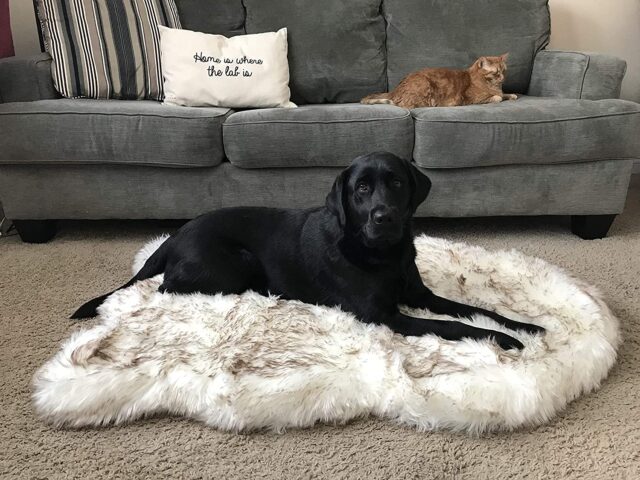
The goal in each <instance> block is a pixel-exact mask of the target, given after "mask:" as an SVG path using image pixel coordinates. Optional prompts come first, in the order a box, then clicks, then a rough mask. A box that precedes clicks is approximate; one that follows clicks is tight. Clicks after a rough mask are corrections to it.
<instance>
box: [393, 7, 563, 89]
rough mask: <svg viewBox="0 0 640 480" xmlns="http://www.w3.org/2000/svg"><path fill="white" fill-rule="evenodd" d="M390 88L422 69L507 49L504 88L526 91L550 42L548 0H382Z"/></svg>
mask: <svg viewBox="0 0 640 480" xmlns="http://www.w3.org/2000/svg"><path fill="white" fill-rule="evenodd" d="M383 10H384V15H385V18H386V20H387V56H388V67H387V68H388V78H389V87H390V88H393V87H395V86H396V85H397V84H398V82H399V81H400V80H401V79H402V78H403V77H404V76H405V75H407V74H408V73H410V72H412V71H415V70H419V69H421V68H424V67H455V68H466V67H467V66H469V65H470V64H471V63H473V61H474V60H475V59H476V58H477V57H479V56H482V55H500V54H502V53H505V52H507V51H508V52H509V61H508V74H507V79H506V82H505V90H506V91H509V92H518V93H525V92H526V91H527V87H528V86H529V80H530V77H531V68H532V63H533V58H534V56H535V54H536V52H538V51H539V50H540V49H542V48H543V47H545V46H546V45H547V43H548V42H549V33H550V24H549V10H548V7H547V0H467V1H461V0H384V3H383Z"/></svg>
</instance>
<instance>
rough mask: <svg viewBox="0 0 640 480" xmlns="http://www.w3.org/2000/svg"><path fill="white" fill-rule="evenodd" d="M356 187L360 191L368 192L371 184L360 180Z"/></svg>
mask: <svg viewBox="0 0 640 480" xmlns="http://www.w3.org/2000/svg"><path fill="white" fill-rule="evenodd" d="M356 188H357V189H358V192H360V193H367V192H368V191H369V185H367V184H366V183H364V182H360V183H359V184H358V186H357V187H356Z"/></svg>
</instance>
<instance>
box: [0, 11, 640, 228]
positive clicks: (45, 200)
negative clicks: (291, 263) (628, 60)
mask: <svg viewBox="0 0 640 480" xmlns="http://www.w3.org/2000/svg"><path fill="white" fill-rule="evenodd" d="M176 3H177V6H178V10H179V14H180V17H181V20H182V23H183V27H184V28H187V29H192V30H199V31H203V32H209V33H219V34H224V35H227V36H231V35H237V34H244V33H257V32H263V31H272V30H276V29H278V28H280V27H284V26H286V27H288V29H289V62H290V71H291V90H292V100H293V101H294V102H296V103H298V104H299V105H300V108H297V109H265V110H245V111H238V112H234V111H231V110H229V109H225V108H188V107H172V106H164V105H161V104H159V103H155V102H151V101H119V100H111V101H97V100H86V99H74V100H69V99H61V98H59V96H58V94H57V93H56V91H55V89H54V88H53V85H52V81H51V74H50V63H51V61H50V58H49V56H48V55H46V54H42V55H38V56H36V57H32V58H10V59H5V60H2V61H0V102H2V103H0V199H1V200H2V202H3V204H4V208H5V211H6V214H7V216H8V217H9V218H12V219H14V221H15V223H16V225H17V227H18V231H19V233H20V234H21V236H22V238H23V239H24V240H27V241H46V240H47V239H49V238H51V237H52V236H53V234H54V232H55V227H54V223H53V220H55V219H107V218H117V219H137V218H162V219H169V218H180V219H185V218H191V217H194V216H196V215H198V214H200V213H203V212H206V211H208V210H211V209H214V208H219V207H228V206H235V205H263V206H272V207H310V206H314V205H319V204H321V203H322V202H323V201H324V197H325V195H326V193H327V192H328V191H329V188H330V186H331V183H332V182H333V179H334V178H335V176H336V174H337V173H338V172H339V171H340V170H341V169H342V168H344V166H346V165H347V164H348V163H349V162H350V160H351V159H352V158H354V157H355V156H357V155H360V154H363V153H367V152H371V151H376V150H388V151H391V152H393V153H395V154H397V155H399V156H402V157H404V158H407V159H412V160H413V161H414V162H415V163H416V164H417V166H418V167H419V168H421V169H422V170H423V171H424V172H425V173H426V174H427V175H428V176H429V177H430V178H431V179H432V181H433V189H432V193H431V195H430V197H429V199H428V200H427V201H426V202H425V203H424V204H423V205H422V206H421V207H420V208H419V209H418V212H417V215H419V216H442V217H466V216H488V215H571V216H572V226H573V229H574V231H575V232H576V233H577V234H579V235H581V236H583V237H585V238H593V237H600V236H604V235H606V232H607V230H608V227H609V225H610V223H611V221H612V220H613V218H614V216H615V214H617V213H620V212H621V211H622V209H623V206H624V202H625V197H626V192H627V187H628V182H629V178H630V174H631V169H632V164H633V160H634V159H638V158H640V135H638V134H639V133H640V105H638V104H636V103H633V102H628V101H623V100H618V99H617V98H618V97H619V94H620V85H621V81H622V78H623V76H624V73H625V69H626V64H625V62H624V61H622V60H619V59H617V58H614V57H611V56H608V55H599V54H584V53H577V52H558V51H548V50H545V47H546V46H547V43H548V41H549V33H550V32H549V29H550V27H549V25H550V24H549V10H548V6H547V1H546V0H491V1H489V0H482V1H480V0H430V1H427V0H350V1H348V2H347V1H345V0H323V1H322V2H319V1H316V0H304V1H301V0H176ZM506 51H508V52H509V53H510V57H509V72H508V75H507V80H506V83H505V91H507V92H514V93H518V94H520V95H521V98H520V99H518V100H517V101H515V102H513V101H512V102H503V103H501V104H492V105H481V106H469V107H454V108H422V109H416V110H413V111H408V110H404V109H401V108H397V107H393V106H387V105H370V106H365V105H359V104H358V103H357V102H358V101H359V99H360V98H361V97H362V96H364V95H366V94H369V93H372V92H378V91H386V90H387V89H388V88H393V87H394V86H395V85H396V84H397V83H398V82H399V80H400V79H401V78H402V77H403V76H404V75H405V74H407V73H408V72H411V71H413V70H416V69H419V68H422V67H424V66H451V67H463V66H467V65H469V64H470V63H471V62H472V61H473V60H474V59H475V58H476V57H477V56H480V55H483V54H501V53H504V52H506Z"/></svg>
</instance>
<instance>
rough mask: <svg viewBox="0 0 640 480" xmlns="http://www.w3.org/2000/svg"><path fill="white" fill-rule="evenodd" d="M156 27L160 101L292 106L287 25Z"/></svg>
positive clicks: (253, 106) (240, 105) (260, 106)
mask: <svg viewBox="0 0 640 480" xmlns="http://www.w3.org/2000/svg"><path fill="white" fill-rule="evenodd" d="M158 28H159V29H160V53H161V58H162V72H163V74H164V93H165V100H164V101H165V103H168V104H172V105H185V106H189V107H210V106H214V107H229V108H262V107H263V108H267V107H295V106H296V105H295V104H293V103H291V102H290V101H289V99H290V97H291V92H290V90H289V63H288V61H287V29H286V28H282V29H280V30H278V31H277V32H269V33H258V34H254V35H239V36H237V37H233V38H227V37H224V36H222V35H209V34H206V33H199V32H192V31H189V30H178V29H173V28H167V27H163V26H159V27H158Z"/></svg>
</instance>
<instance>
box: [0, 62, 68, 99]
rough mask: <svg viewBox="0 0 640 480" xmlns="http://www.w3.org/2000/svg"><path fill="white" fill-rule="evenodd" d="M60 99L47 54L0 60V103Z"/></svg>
mask: <svg viewBox="0 0 640 480" xmlns="http://www.w3.org/2000/svg"><path fill="white" fill-rule="evenodd" d="M50 98H60V94H59V93H58V92H57V91H56V89H55V88H54V87H53V79H52V78H51V56H49V54H48V53H41V54H38V55H33V56H28V57H9V58H4V59H1V60H0V103H8V102H31V101H33V100H45V99H50Z"/></svg>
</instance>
